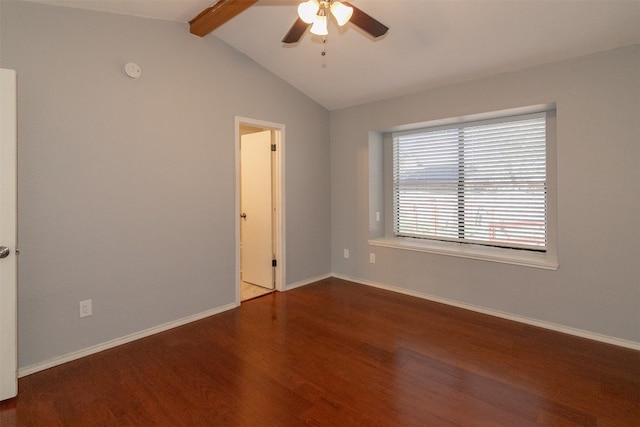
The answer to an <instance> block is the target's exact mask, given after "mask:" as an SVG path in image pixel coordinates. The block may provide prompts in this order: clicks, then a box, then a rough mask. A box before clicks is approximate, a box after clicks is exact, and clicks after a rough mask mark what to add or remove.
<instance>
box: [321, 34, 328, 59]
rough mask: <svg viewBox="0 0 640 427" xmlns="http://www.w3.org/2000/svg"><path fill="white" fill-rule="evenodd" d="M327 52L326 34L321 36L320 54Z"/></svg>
mask: <svg viewBox="0 0 640 427" xmlns="http://www.w3.org/2000/svg"><path fill="white" fill-rule="evenodd" d="M326 54H327V36H323V37H322V54H321V55H322V56H325V55H326Z"/></svg>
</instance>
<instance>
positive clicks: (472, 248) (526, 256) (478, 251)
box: [369, 237, 559, 270]
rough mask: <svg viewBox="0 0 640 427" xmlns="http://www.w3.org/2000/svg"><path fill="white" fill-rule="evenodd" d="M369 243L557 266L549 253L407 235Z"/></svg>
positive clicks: (551, 267) (507, 261) (551, 266)
mask: <svg viewBox="0 0 640 427" xmlns="http://www.w3.org/2000/svg"><path fill="white" fill-rule="evenodd" d="M369 244H370V245H371V246H379V247H385V248H394V249H402V250H407V251H416V252H427V253H433V254H439V255H449V256H456V257H460V258H470V259H478V260H483V261H492V262H500V263H504V264H513V265H521V266H525V267H533V268H542V269H546V270H557V269H558V267H559V264H558V260H557V257H555V256H553V255H551V254H549V253H537V252H530V251H520V250H515V249H502V248H490V247H486V246H480V245H466V244H460V243H449V242H435V241H427V240H420V239H411V238H407V237H396V238H378V239H371V240H369Z"/></svg>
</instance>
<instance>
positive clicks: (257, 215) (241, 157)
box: [235, 117, 284, 305]
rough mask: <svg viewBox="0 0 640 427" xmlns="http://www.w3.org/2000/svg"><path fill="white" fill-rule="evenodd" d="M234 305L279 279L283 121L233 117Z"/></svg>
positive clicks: (278, 285) (281, 266)
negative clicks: (234, 198) (234, 193)
mask: <svg viewBox="0 0 640 427" xmlns="http://www.w3.org/2000/svg"><path fill="white" fill-rule="evenodd" d="M235 130H236V159H237V160H236V189H237V190H236V213H237V215H236V243H237V244H236V305H239V304H240V303H241V302H242V301H246V300H249V299H252V298H255V297H258V296H262V295H264V294H267V293H271V292H273V291H279V290H282V286H283V285H282V284H283V283H284V244H283V243H284V227H283V224H284V220H283V218H284V194H283V185H282V183H283V172H284V168H283V162H282V159H283V158H284V154H283V153H284V125H281V124H277V123H270V122H264V121H260V120H254V119H248V118H242V117H236V123H235Z"/></svg>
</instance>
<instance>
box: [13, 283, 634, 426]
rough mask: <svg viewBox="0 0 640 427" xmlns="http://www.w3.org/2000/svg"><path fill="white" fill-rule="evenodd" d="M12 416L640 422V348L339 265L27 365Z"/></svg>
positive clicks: (261, 422) (137, 421) (32, 420)
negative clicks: (390, 284)
mask: <svg viewBox="0 0 640 427" xmlns="http://www.w3.org/2000/svg"><path fill="white" fill-rule="evenodd" d="M0 409H1V411H0V425H1V426H2V427H7V426H13V425H18V426H32V425H33V426H36V425H37V426H56V425H66V426H93V425H106V426H122V425H161V426H198V425H215V426H299V425H313V426H351V425H362V426H460V425H462V426H471V425H473V426H539V425H553V426H617V427H618V426H638V425H640V421H639V420H640V352H637V351H633V350H629V349H624V348H619V347H615V346H611V345H607V344H602V343H597V342H593V341H589V340H585V339H581V338H576V337H572V336H567V335H563V334H559V333H555V332H551V331H547V330H543V329H539V328H535V327H531V326H526V325H523V324H519V323H515V322H510V321H506V320H502V319H498V318H494V317H491V316H486V315H482V314H478V313H473V312H469V311H465V310H460V309H456V308H452V307H448V306H445V305H441V304H436V303H432V302H428V301H424V300H421V299H417V298H413V297H409V296H405V295H401V294H396V293H392V292H387V291H383V290H379V289H375V288H371V287H367V286H362V285H358V284H354V283H350V282H346V281H342V280H339V279H327V280H323V281H321V282H318V283H315V284H312V285H308V286H305V287H302V288H298V289H295V290H291V291H289V292H285V293H273V294H270V295H267V296H265V297H262V298H258V299H254V300H251V301H248V302H247V303H244V304H243V305H242V306H241V307H240V308H238V309H236V310H232V311H228V312H225V313H222V314H219V315H216V316H213V317H210V318H207V319H204V320H201V321H198V322H194V323H191V324H188V325H186V326H182V327H179V328H176V329H173V330H170V331H167V332H164V333H161V334H157V335H154V336H151V337H148V338H145V339H141V340H139V341H136V342H132V343H129V344H125V345H122V346H120V347H117V348H113V349H110V350H107V351H104V352H101V353H98V354H95V355H92V356H88V357H85V358H83V359H80V360H77V361H74V362H70V363H67V364H64V365H61V366H58V367H55V368H51V369H48V370H46V371H42V372H38V373H36V374H33V375H29V376H27V377H24V378H21V379H20V380H19V395H18V397H17V398H15V399H11V400H8V401H4V402H2V404H1V405H0Z"/></svg>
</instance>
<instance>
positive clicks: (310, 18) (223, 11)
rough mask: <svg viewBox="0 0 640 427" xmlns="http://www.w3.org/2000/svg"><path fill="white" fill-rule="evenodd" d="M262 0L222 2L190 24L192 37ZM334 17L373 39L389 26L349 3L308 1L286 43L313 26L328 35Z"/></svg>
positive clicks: (226, 0)
mask: <svg viewBox="0 0 640 427" xmlns="http://www.w3.org/2000/svg"><path fill="white" fill-rule="evenodd" d="M257 2H258V0H218V2H217V3H216V4H214V5H213V6H211V7H208V8H206V9H205V10H203V11H202V12H200V13H199V14H198V16H196V17H195V18H193V19H192V20H191V21H189V26H190V31H191V34H195V35H197V36H200V37H204V36H206V35H207V34H209V33H210V32H211V31H213V30H215V29H216V28H218V27H219V26H221V25H222V24H224V23H225V22H227V21H229V20H230V19H232V18H233V17H235V16H236V15H238V14H239V13H241V12H243V11H244V10H246V9H248V8H249V7H251V6H252V5H253V4H255V3H257ZM330 14H331V15H333V16H334V18H336V21H337V22H338V24H339V25H341V26H342V25H344V24H346V23H347V22H351V23H352V24H354V25H355V26H357V27H359V28H361V29H362V30H363V31H365V32H366V33H368V34H370V35H371V36H372V37H373V38H377V37H380V36H383V35H384V34H386V33H387V31H388V30H389V27H387V26H386V25H384V24H382V23H380V22H379V21H377V20H376V19H374V18H372V17H371V16H369V15H367V14H366V13H364V12H363V11H361V10H360V9H358V8H357V7H355V6H353V5H352V4H350V3H347V2H340V1H337V0H307V1H305V2H303V3H301V4H300V5H299V6H298V15H299V17H298V19H296V21H295V22H294V23H293V25H292V26H291V28H290V29H289V31H288V32H287V34H286V35H285V36H284V38H283V39H282V42H283V43H296V42H298V41H299V40H300V38H301V37H302V35H303V34H304V32H305V31H306V30H307V28H309V26H311V33H313V34H317V35H322V36H324V35H326V34H327V19H328V16H329V15H330Z"/></svg>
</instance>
